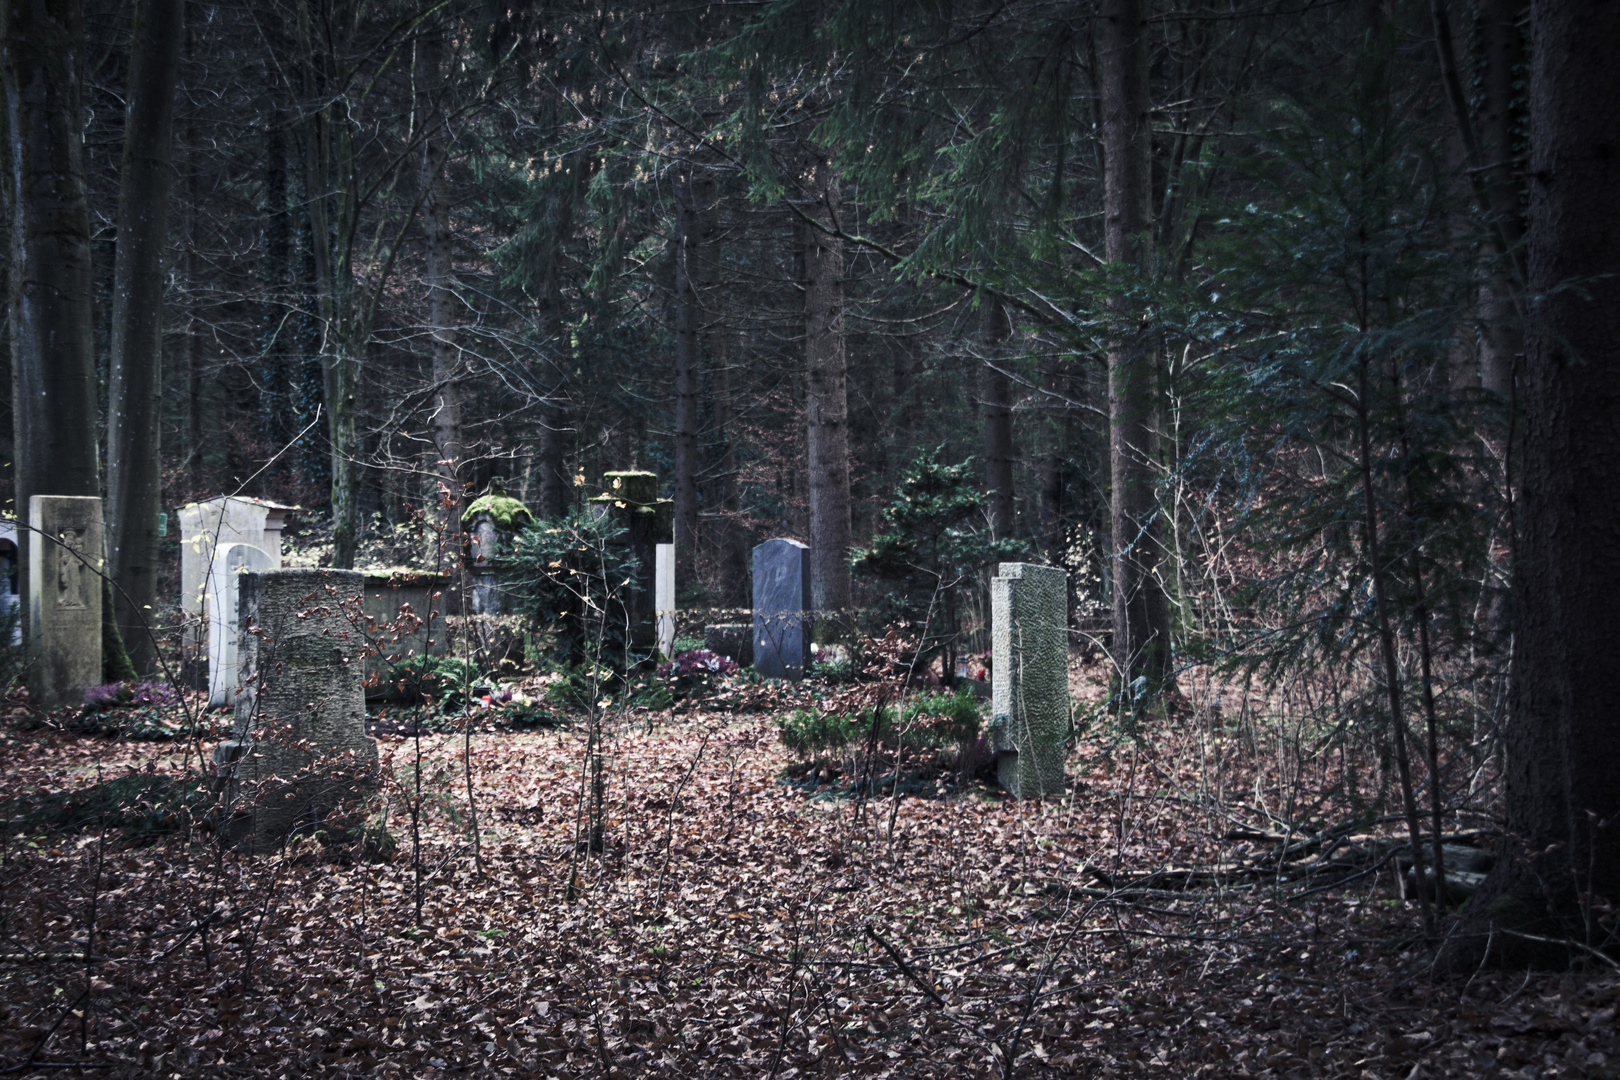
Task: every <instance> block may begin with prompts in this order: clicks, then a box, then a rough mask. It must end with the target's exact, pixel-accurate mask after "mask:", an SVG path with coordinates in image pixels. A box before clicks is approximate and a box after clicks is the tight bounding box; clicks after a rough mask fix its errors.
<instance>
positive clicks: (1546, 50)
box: [1472, 0, 1620, 962]
mask: <svg viewBox="0 0 1620 1080" xmlns="http://www.w3.org/2000/svg"><path fill="white" fill-rule="evenodd" d="M1531 18H1532V22H1531V34H1530V38H1531V40H1532V41H1533V42H1534V43H1535V44H1534V49H1533V53H1532V58H1531V74H1530V130H1531V162H1530V176H1531V185H1530V214H1529V256H1530V258H1529V287H1530V292H1531V294H1532V295H1535V296H1539V297H1542V300H1541V302H1540V303H1539V304H1538V306H1537V308H1536V309H1535V312H1534V316H1535V317H1534V319H1533V321H1532V322H1531V324H1530V328H1529V329H1530V333H1529V335H1528V338H1527V342H1526V345H1527V360H1528V362H1527V364H1526V368H1525V379H1524V383H1523V391H1524V392H1523V401H1524V407H1525V427H1524V446H1523V462H1524V466H1523V473H1522V477H1523V479H1522V480H1521V481H1520V483H1519V490H1520V492H1521V496H1520V497H1521V499H1522V503H1521V506H1520V509H1519V512H1518V525H1519V539H1518V551H1517V557H1516V568H1515V579H1516V585H1517V590H1516V592H1517V597H1518V601H1517V604H1518V624H1517V632H1516V634H1515V637H1514V650H1513V663H1514V676H1515V677H1514V681H1513V692H1512V700H1511V721H1510V726H1509V729H1508V736H1507V752H1508V757H1507V769H1506V775H1505V795H1506V798H1505V810H1506V814H1507V834H1508V835H1509V836H1512V837H1514V838H1515V841H1516V843H1517V844H1522V847H1521V848H1520V849H1519V850H1518V851H1517V852H1516V853H1515V854H1516V858H1513V859H1509V860H1503V865H1502V867H1501V868H1499V870H1498V871H1497V876H1496V878H1495V879H1494V880H1493V881H1492V882H1491V883H1488V888H1489V889H1490V890H1491V891H1494V892H1496V893H1497V894H1498V895H1497V897H1496V898H1495V902H1494V903H1492V902H1490V901H1491V899H1492V898H1490V897H1486V898H1485V899H1484V900H1482V901H1481V902H1478V903H1476V904H1475V905H1473V908H1472V909H1478V910H1482V911H1488V912H1490V913H1491V914H1493V915H1494V916H1495V917H1496V918H1497V920H1498V922H1499V924H1501V925H1502V926H1504V928H1506V929H1510V930H1518V931H1529V932H1531V933H1536V934H1538V935H1539V936H1554V937H1561V936H1563V934H1565V933H1568V934H1570V935H1571V936H1572V937H1574V938H1576V939H1577V940H1581V941H1590V942H1591V943H1592V944H1602V943H1604V941H1605V939H1604V938H1603V937H1602V935H1603V933H1604V932H1603V930H1602V929H1601V928H1600V927H1599V926H1598V924H1597V918H1598V916H1599V914H1600V911H1599V909H1598V908H1597V907H1596V906H1595V905H1596V903H1597V902H1598V900H1599V898H1603V899H1607V900H1610V901H1612V900H1614V899H1616V898H1620V784H1616V783H1615V777H1616V776H1620V726H1617V725H1616V724H1615V722H1614V645H1613V641H1612V640H1611V633H1612V629H1613V627H1614V625H1615V622H1616V621H1617V620H1620V547H1617V546H1616V544H1615V543H1614V536H1615V535H1616V533H1617V532H1620V443H1617V442H1616V440H1615V438H1614V418H1615V416H1616V415H1620V278H1617V277H1616V276H1615V275H1614V257H1615V256H1614V253H1615V252H1616V251H1620V201H1617V200H1616V199H1615V197H1614V193H1615V192H1616V191H1617V190H1620V154H1617V153H1616V147H1620V108H1617V107H1616V104H1615V103H1616V102H1620V64H1616V63H1615V58H1614V43H1615V42H1616V41H1620V6H1617V5H1615V4H1592V3H1588V2H1585V0H1535V3H1534V4H1533V6H1532V16H1531ZM1572 282H1579V283H1580V287H1579V288H1567V287H1561V286H1566V285H1568V284H1569V283H1572ZM1600 823H1606V824H1607V828H1603V827H1601V826H1600ZM1503 893H1505V894H1506V895H1505V896H1503V895H1501V894H1503ZM1497 940H1498V943H1499V944H1500V945H1504V946H1512V945H1515V944H1517V945H1519V946H1520V947H1524V946H1526V945H1527V943H1526V942H1524V941H1523V939H1513V938H1509V937H1505V936H1498V939H1497ZM1607 943H1608V944H1610V945H1612V943H1613V938H1612V937H1609V938H1607ZM1542 951H1543V953H1547V952H1550V953H1551V955H1550V956H1546V957H1545V958H1546V959H1550V960H1554V961H1558V962H1562V961H1564V960H1566V959H1567V958H1568V957H1569V956H1570V955H1571V954H1569V953H1567V952H1566V951H1565V950H1564V949H1562V948H1561V947H1556V946H1554V947H1551V948H1550V949H1547V948H1543V949H1542Z"/></svg>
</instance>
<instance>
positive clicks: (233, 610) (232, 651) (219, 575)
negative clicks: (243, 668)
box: [203, 544, 273, 706]
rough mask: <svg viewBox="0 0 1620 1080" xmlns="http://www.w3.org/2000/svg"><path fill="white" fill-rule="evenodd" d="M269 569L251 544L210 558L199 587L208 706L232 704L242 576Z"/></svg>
mask: <svg viewBox="0 0 1620 1080" xmlns="http://www.w3.org/2000/svg"><path fill="white" fill-rule="evenodd" d="M270 569H273V568H272V567H271V565H270V556H269V555H268V554H266V553H265V552H263V551H260V550H259V549H258V548H256V547H254V546H253V545H252V544H226V545H225V546H224V547H222V548H220V549H219V551H217V552H216V553H215V554H214V565H213V568H212V569H211V570H210V571H209V574H208V578H207V579H206V580H205V581H204V583H203V596H204V599H205V600H206V601H207V603H206V605H205V606H206V608H207V611H208V704H209V705H210V706H217V705H233V704H235V703H236V688H237V687H238V686H239V685H241V684H240V683H239V682H238V681H237V673H238V669H237V659H238V657H239V656H240V655H241V652H240V645H239V638H240V635H241V621H240V620H239V619H238V618H237V598H238V595H239V594H240V592H241V590H240V588H239V586H240V583H241V578H242V575H243V574H245V573H251V572H255V571H259V570H270Z"/></svg>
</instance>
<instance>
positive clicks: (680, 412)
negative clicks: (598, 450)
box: [674, 161, 713, 579]
mask: <svg viewBox="0 0 1620 1080" xmlns="http://www.w3.org/2000/svg"><path fill="white" fill-rule="evenodd" d="M695 169H696V166H694V165H693V164H692V163H691V162H690V161H683V162H681V165H680V176H679V177H678V178H677V180H676V182H675V484H674V488H675V559H676V561H677V563H678V564H679V571H678V574H679V577H680V578H682V579H685V578H687V577H688V576H689V575H690V574H691V573H692V571H693V568H694V567H695V565H696V561H697V560H696V555H697V527H698V505H697V504H698V497H697V496H698V489H697V446H698V431H697V427H698V381H699V379H698V352H699V340H700V339H699V326H700V324H701V323H702V321H703V316H702V312H701V310H700V304H701V302H702V301H701V298H700V297H699V295H698V289H697V287H696V286H695V284H694V282H693V277H694V274H696V273H701V271H700V270H699V269H698V268H699V266H701V264H702V262H703V258H704V256H703V252H702V249H701V244H702V231H703V230H702V226H701V224H700V222H701V220H702V216H703V213H704V210H705V209H706V203H707V201H708V200H707V194H708V192H709V191H711V190H712V188H713V185H712V184H711V183H706V182H704V181H702V180H699V179H698V178H697V176H695V175H694V172H695Z"/></svg>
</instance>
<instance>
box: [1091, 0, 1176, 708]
mask: <svg viewBox="0 0 1620 1080" xmlns="http://www.w3.org/2000/svg"><path fill="white" fill-rule="evenodd" d="M1100 24H1101V25H1100V31H1101V33H1100V42H1099V45H1100V48H1099V52H1100V57H1099V59H1100V61H1101V67H1102V114H1103V115H1102V121H1103V152H1104V169H1103V204H1104V205H1103V213H1104V239H1105V245H1106V251H1107V257H1108V261H1109V262H1110V263H1112V264H1114V265H1116V266H1117V267H1119V268H1120V269H1121V270H1122V271H1123V272H1125V273H1127V274H1129V273H1133V272H1134V273H1147V272H1149V271H1150V269H1151V264H1152V258H1153V253H1152V249H1151V246H1150V245H1151V232H1150V228H1151V222H1150V220H1149V218H1150V207H1149V195H1150V191H1151V188H1150V182H1151V154H1152V139H1151V130H1150V128H1149V126H1148V70H1147V67H1148V65H1147V36H1146V34H1145V32H1144V28H1143V25H1142V4H1141V0H1104V3H1103V5H1102V11H1101V19H1100ZM1110 305H1111V307H1112V308H1113V313H1114V322H1115V326H1116V331H1115V333H1116V334H1118V335H1119V337H1118V339H1117V340H1115V341H1113V342H1111V343H1110V344H1109V348H1108V434H1109V439H1108V456H1109V476H1110V480H1111V486H1112V496H1113V548H1114V550H1113V552H1112V560H1113V564H1114V574H1113V577H1114V663H1115V666H1116V668H1117V670H1118V675H1119V678H1120V680H1121V682H1122V683H1123V684H1125V685H1127V686H1129V685H1134V683H1135V680H1136V679H1138V678H1145V679H1146V680H1147V684H1148V687H1149V689H1150V690H1152V689H1156V688H1157V687H1158V686H1159V685H1161V684H1162V683H1163V681H1164V679H1165V677H1166V676H1167V675H1168V673H1169V671H1170V602H1169V598H1168V597H1167V596H1166V594H1165V587H1164V582H1163V581H1162V580H1161V578H1160V570H1159V568H1160V564H1161V562H1162V561H1163V557H1164V552H1163V544H1162V543H1161V541H1160V533H1161V527H1160V525H1159V520H1158V500H1157V498H1156V495H1155V491H1154V479H1155V476H1154V459H1155V453H1156V432H1155V431H1154V417H1155V412H1156V406H1157V403H1158V380H1157V373H1156V370H1155V360H1154V350H1153V347H1152V344H1151V342H1149V341H1147V340H1145V339H1146V337H1147V335H1146V334H1145V333H1133V332H1132V331H1130V330H1129V329H1127V327H1128V325H1129V323H1130V322H1131V321H1133V320H1134V318H1135V316H1136V312H1135V311H1134V310H1132V308H1131V307H1130V304H1129V301H1128V300H1126V299H1124V298H1123V297H1116V298H1115V299H1113V300H1112V301H1110Z"/></svg>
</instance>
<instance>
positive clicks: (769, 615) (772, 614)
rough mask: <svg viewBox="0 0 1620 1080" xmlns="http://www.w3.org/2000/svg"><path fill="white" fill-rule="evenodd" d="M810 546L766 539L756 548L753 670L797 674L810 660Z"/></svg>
mask: <svg viewBox="0 0 1620 1080" xmlns="http://www.w3.org/2000/svg"><path fill="white" fill-rule="evenodd" d="M809 613H810V548H809V546H808V545H806V544H801V543H799V541H797V540H784V539H781V538H778V539H775V540H767V541H765V542H764V543H763V544H760V545H759V546H758V547H756V548H754V670H755V671H757V672H759V673H760V674H761V675H767V676H769V677H771V678H774V679H799V678H803V676H804V669H805V667H806V666H807V665H808V664H809V662H810V620H809Z"/></svg>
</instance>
